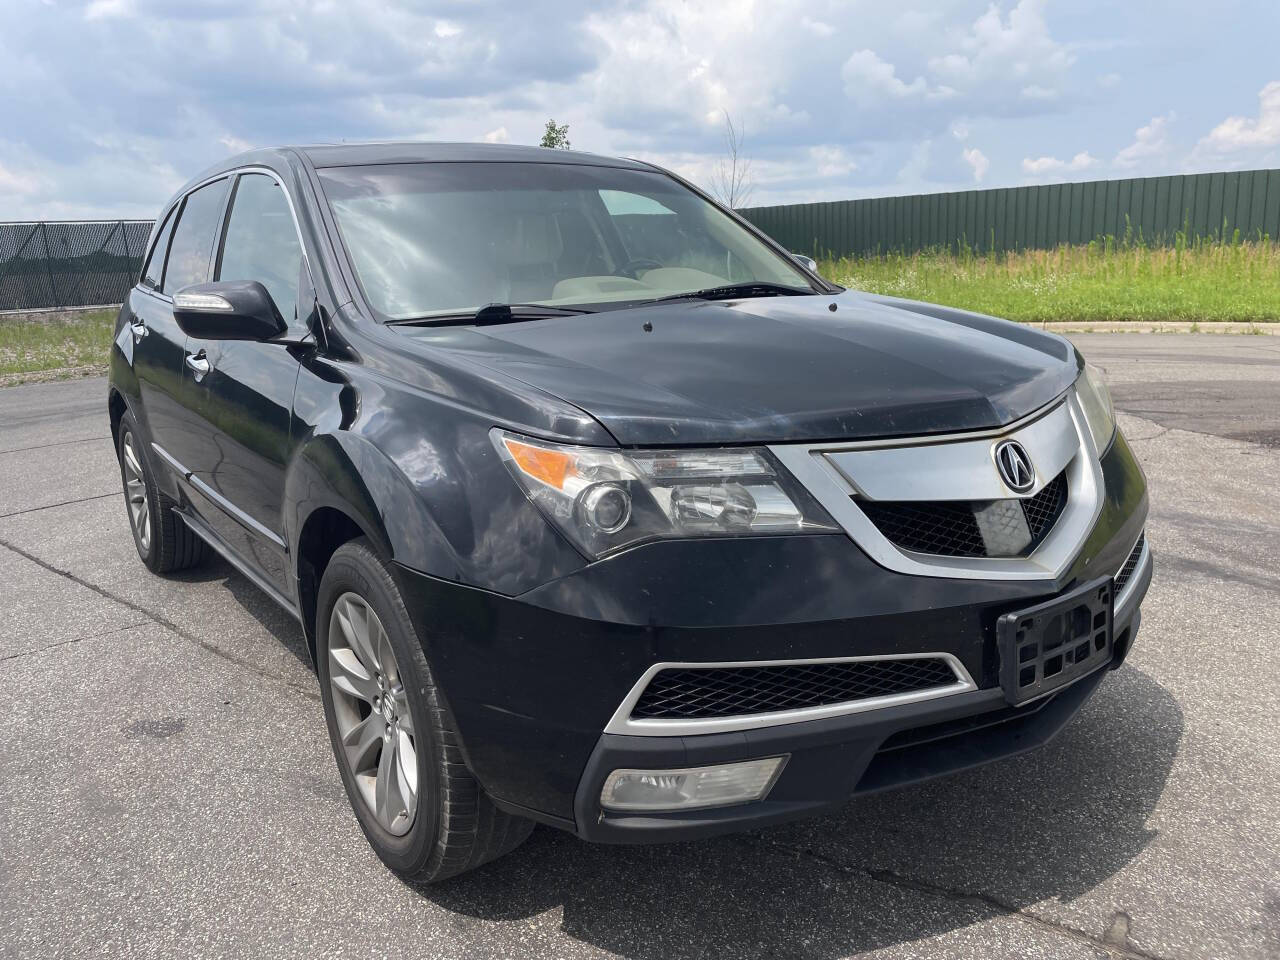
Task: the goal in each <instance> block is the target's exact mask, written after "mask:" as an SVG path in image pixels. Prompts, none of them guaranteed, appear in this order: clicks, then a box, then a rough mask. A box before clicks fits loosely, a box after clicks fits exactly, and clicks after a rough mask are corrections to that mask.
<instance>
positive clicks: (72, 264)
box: [0, 220, 152, 312]
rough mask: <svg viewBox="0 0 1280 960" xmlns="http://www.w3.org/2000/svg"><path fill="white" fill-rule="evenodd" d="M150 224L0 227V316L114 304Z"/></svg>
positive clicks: (135, 266) (132, 276) (124, 290)
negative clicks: (13, 311)
mask: <svg viewBox="0 0 1280 960" xmlns="http://www.w3.org/2000/svg"><path fill="white" fill-rule="evenodd" d="M151 225H152V221H151V220H81V221H41V222H38V223H0V312H3V311H6V310H56V309H59V308H63V307H89V306H99V305H108V304H116V303H120V302H121V301H123V300H124V298H125V296H126V295H127V294H128V292H129V288H130V287H132V286H133V284H134V281H136V280H137V278H138V272H139V271H140V270H141V268H142V255H143V253H144V252H145V249H146V244H147V237H148V235H149V234H150V233H151Z"/></svg>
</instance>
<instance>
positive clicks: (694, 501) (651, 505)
mask: <svg viewBox="0 0 1280 960" xmlns="http://www.w3.org/2000/svg"><path fill="white" fill-rule="evenodd" d="M491 436H492V438H493V443H494V446H495V447H497V448H498V453H500V454H501V455H502V458H503V460H504V461H505V462H506V464H507V467H508V468H509V469H510V470H511V473H512V475H513V476H514V477H515V478H516V480H517V481H518V482H519V483H520V485H521V486H522V487H523V488H524V491H525V493H527V494H528V495H529V499H530V500H532V501H533V502H534V504H536V505H537V506H538V508H539V509H541V510H542V512H543V513H544V514H546V516H547V517H548V518H549V519H550V520H551V522H552V523H554V524H555V525H556V526H557V527H559V528H560V529H561V530H562V531H564V533H565V535H566V536H568V538H569V539H570V540H571V541H572V542H573V543H574V544H575V545H576V546H578V547H579V548H581V549H582V551H583V552H584V553H585V554H587V555H588V556H591V557H599V556H602V555H604V554H606V553H609V552H610V551H613V550H618V549H620V548H622V547H626V546H630V545H631V544H633V543H638V542H640V541H642V540H655V539H663V538H668V539H669V538H680V537H732V536H760V535H762V534H784V533H810V532H812V533H818V532H827V531H835V530H837V529H838V528H837V527H836V525H835V523H834V522H833V521H832V520H831V518H830V517H829V516H827V514H826V512H825V511H824V510H823V509H822V508H821V507H820V506H818V504H817V503H816V502H814V501H813V499H812V498H811V497H809V495H808V494H807V493H805V491H804V490H803V489H801V488H800V487H799V486H798V485H797V484H796V483H795V481H794V480H792V479H791V477H790V476H789V475H788V474H787V473H786V472H785V471H784V470H783V469H782V468H781V467H779V466H777V465H776V464H775V463H774V461H773V458H772V457H771V456H770V455H769V454H768V452H767V451H765V450H763V449H761V448H744V449H723V450H635V451H627V452H626V453H623V452H622V451H620V450H609V449H603V448H600V447H578V446H568V445H564V444H556V443H550V442H548V441H545V440H532V439H529V438H527V437H521V436H517V435H515V434H511V433H507V432H505V431H503V430H497V429H495V430H494V431H492V434H491Z"/></svg>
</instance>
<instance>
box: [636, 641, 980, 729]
mask: <svg viewBox="0 0 1280 960" xmlns="http://www.w3.org/2000/svg"><path fill="white" fill-rule="evenodd" d="M956 682H957V678H956V675H955V672H954V671H953V670H952V669H951V667H950V665H948V663H947V661H946V660H944V659H942V658H941V657H917V658H912V659H906V660H859V661H853V662H844V663H796V664H779V665H777V666H768V665H766V666H759V667H695V668H687V667H673V668H671V669H668V670H660V671H658V673H656V674H654V677H653V679H652V680H650V681H649V685H648V686H647V687H645V689H644V692H643V693H642V694H641V695H640V699H639V700H638V701H637V702H636V705H635V706H634V707H633V708H632V711H631V716H632V718H633V719H637V720H663V719H680V720H694V719H698V720H701V719H713V718H716V717H739V716H749V715H752V714H758V713H773V712H775V711H778V710H799V709H803V708H805V707H823V706H829V705H831V704H837V703H848V702H850V701H853V700H867V699H870V698H872V697H885V696H889V695H891V694H895V693H914V692H916V691H920V690H928V689H930V688H933V687H947V686H951V685H953V684H955V683H956Z"/></svg>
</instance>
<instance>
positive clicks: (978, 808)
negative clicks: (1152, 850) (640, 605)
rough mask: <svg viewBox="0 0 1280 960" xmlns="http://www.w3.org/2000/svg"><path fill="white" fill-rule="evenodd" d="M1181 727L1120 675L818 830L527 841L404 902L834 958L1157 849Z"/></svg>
mask: <svg viewBox="0 0 1280 960" xmlns="http://www.w3.org/2000/svg"><path fill="white" fill-rule="evenodd" d="M1182 730H1183V715H1182V711H1181V709H1180V708H1179V706H1178V704H1177V703H1176V701H1175V700H1174V699H1173V697H1172V696H1170V694H1169V693H1168V692H1167V691H1166V690H1165V689H1164V688H1163V687H1161V686H1160V685H1159V684H1158V683H1157V682H1156V681H1155V680H1154V679H1153V678H1152V677H1150V676H1149V675H1148V674H1146V673H1143V672H1142V671H1140V670H1137V669H1135V668H1133V667H1131V666H1130V667H1125V668H1123V669H1121V670H1119V671H1117V672H1115V673H1113V674H1111V675H1110V676H1108V677H1107V679H1106V680H1105V681H1104V682H1103V684H1102V685H1101V687H1100V688H1099V689H1098V692H1097V693H1096V694H1095V695H1094V697H1093V698H1092V699H1091V701H1090V702H1089V703H1087V704H1086V705H1085V708H1084V709H1083V710H1082V711H1081V713H1080V715H1079V716H1077V717H1076V718H1075V719H1074V720H1073V721H1072V722H1071V723H1070V724H1069V725H1068V726H1067V728H1066V729H1065V730H1063V732H1062V733H1061V734H1060V735H1059V736H1058V737H1057V738H1056V739H1055V740H1054V741H1052V742H1051V743H1050V744H1048V745H1047V746H1046V747H1044V748H1043V749H1041V750H1039V751H1036V752H1033V753H1030V754H1027V755H1024V756H1021V757H1017V758H1014V759H1011V760H1006V761H1003V762H1000V763H997V764H994V765H991V766H988V767H985V768H982V769H979V770H973V771H969V772H967V773H962V774H958V775H956V776H953V777H948V778H944V779H941V780H936V781H933V782H930V783H926V784H920V785H917V786H914V787H907V788H904V789H901V790H895V791H890V792H887V793H883V794H877V795H872V796H867V797H864V798H860V799H857V800H855V801H853V802H851V803H850V804H848V806H846V807H845V808H844V809H843V810H842V811H841V812H840V813H838V814H836V815H834V816H830V817H825V818H822V819H818V820H812V821H806V822H802V823H799V824H792V825H787V826H783V827H778V828H774V829H770V830H764V831H757V832H754V833H750V834H744V835H739V836H731V837H725V838H720V839H716V840H708V841H703V842H700V843H689V844H671V845H662V846H650V847H608V846H598V845H593V844H587V843H583V842H581V841H579V840H577V839H575V838H574V837H572V836H569V835H568V834H564V833H560V832H559V831H556V830H552V829H549V828H538V829H537V830H535V831H534V834H533V836H532V837H530V839H529V841H528V842H527V843H526V844H525V845H524V846H523V847H521V848H520V849H519V850H517V851H515V852H514V853H512V854H510V855H508V856H507V857H505V858H503V859H501V860H498V861H496V862H494V863H492V864H489V865H487V866H486V867H484V868H482V869H480V870H478V871H476V872H474V873H471V874H467V875H464V876H462V877H459V878H457V879H455V880H453V881H449V882H447V883H444V884H441V885H438V886H433V887H415V888H414V889H416V890H417V892H418V893H419V894H420V895H421V896H422V897H424V898H426V899H427V900H429V901H431V902H433V903H435V904H437V905H439V906H441V907H443V908H445V909H448V910H450V911H453V912H454V913H457V914H460V915H463V916H465V917H471V918H477V919H481V920H490V921H508V922H512V921H525V922H528V923H530V924H531V925H532V926H531V928H530V936H531V937H532V936H536V933H535V932H534V930H535V929H536V926H537V923H538V921H536V920H535V919H534V918H538V917H541V916H542V915H543V914H547V913H548V912H549V911H552V912H553V913H552V914H551V915H552V916H553V917H554V912H555V911H558V912H560V913H561V919H560V929H561V930H562V931H563V932H564V933H567V934H569V935H571V936H573V937H575V938H577V939H579V940H581V941H583V942H584V943H587V944H590V945H592V946H596V947H599V948H602V949H605V950H609V951H611V952H614V953H617V954H619V955H620V956H624V957H631V958H637V960H649V958H652V960H658V958H671V957H684V956H688V957H700V958H708V957H725V958H728V957H742V956H805V957H817V958H826V957H841V956H846V955H849V954H855V953H859V952H861V951H864V950H872V949H876V948H880V947H885V946H890V945H894V944H900V943H908V942H911V941H916V940H920V939H922V938H926V937H932V936H937V935H939V934H943V933H946V932H948V931H950V930H955V929H959V928H962V927H965V926H968V925H970V924H973V923H975V922H978V921H981V920H984V919H988V918H990V917H994V916H999V915H1001V914H1007V913H1011V912H1013V911H1015V910H1018V909H1020V908H1022V907H1025V906H1028V905H1031V904H1034V903H1038V902H1041V901H1044V900H1047V899H1057V900H1060V901H1069V900H1072V899H1074V898H1077V897H1080V896H1082V895H1084V894H1087V893H1088V892H1089V891H1090V890H1092V889H1093V888H1094V887H1096V886H1097V885H1098V884H1100V883H1102V882H1104V881H1106V880H1107V879H1108V878H1109V877H1111V876H1113V875H1114V874H1116V873H1117V872H1118V871H1120V870H1122V869H1123V868H1124V867H1125V866H1126V864H1128V863H1129V862H1130V861H1131V860H1133V859H1134V857H1136V856H1137V855H1138V854H1139V853H1141V852H1142V850H1143V849H1144V848H1145V847H1146V845H1147V844H1148V843H1149V842H1150V841H1151V839H1152V838H1153V837H1154V836H1155V831H1154V830H1153V829H1150V828H1148V827H1147V825H1146V823H1147V820H1148V818H1149V816H1150V815H1151V813H1152V811H1153V810H1154V808H1155V806H1156V804H1157V802H1158V801H1159V799H1160V796H1161V794H1162V793H1163V791H1164V788H1165V783H1166V781H1167V779H1168V776H1169V771H1170V769H1171V767H1172V765H1173V762H1174V758H1175V756H1176V754H1177V749H1178V743H1179V741H1180V739H1181V736H1182ZM1099 934H1101V931H1099Z"/></svg>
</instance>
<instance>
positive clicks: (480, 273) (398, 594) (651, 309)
mask: <svg viewBox="0 0 1280 960" xmlns="http://www.w3.org/2000/svg"><path fill="white" fill-rule="evenodd" d="M108 407H109V411H110V420H111V431H112V436H113V437H114V439H115V443H116V450H117V453H118V455H119V461H120V470H121V476H122V481H123V485H124V490H125V494H126V505H127V508H128V516H129V521H130V526H131V529H132V531H133V540H134V545H135V546H136V548H137V552H138V554H139V556H140V557H141V559H142V562H143V563H144V564H145V565H146V566H147V567H148V568H149V569H150V570H151V571H153V572H155V573H157V574H165V573H171V572H173V571H177V570H181V569H184V568H188V567H191V566H193V565H195V564H198V563H200V562H201V561H203V560H204V559H205V558H207V557H208V556H209V555H210V551H212V552H214V553H217V554H219V555H221V556H222V557H224V558H225V559H226V561H227V562H228V563H230V564H231V565H232V566H233V567H235V568H236V569H238V570H239V571H240V572H241V573H242V574H243V575H244V576H245V577H246V578H247V579H248V580H250V581H251V582H252V583H254V584H255V585H256V586H257V587H259V588H260V589H261V590H262V592H263V593H265V594H266V595H267V596H268V597H270V598H271V599H272V600H274V601H275V602H276V603H278V604H280V606H282V607H283V608H284V609H285V610H287V611H289V613H291V614H292V615H293V616H294V617H296V618H297V619H298V621H299V623H300V624H301V627H302V632H303V634H304V636H305V638H306V644H307V646H308V649H309V651H310V653H311V656H312V661H313V663H314V665H315V669H316V672H317V674H318V680H319V688H320V691H321V694H322V698H323V702H324V713H325V719H326V722H327V724H328V732H329V737H330V739H331V741H332V745H333V752H334V755H335V757H336V760H337V768H338V771H339V774H340V776H341V779H342V782H343V784H344V786H345V788H346V792H347V795H348V797H349V799H350V802H351V805H352V808H353V809H354V811H355V815H356V819H357V820H358V822H359V824H360V827H361V828H362V829H363V831H364V833H365V835H366V836H367V837H368V839H369V842H370V843H371V844H372V846H373V847H374V849H375V850H376V851H377V853H378V855H379V856H380V857H381V858H382V859H383V861H384V862H385V863H386V864H387V865H388V866H389V867H391V868H392V869H393V870H395V871H397V872H399V873H400V874H402V875H404V876H406V877H409V878H413V879H417V880H428V881H429V880H439V879H443V878H445V877H448V876H451V875H453V874H457V873H460V872H462V871H464V870H467V869H470V868H473V867H475V866H477V865H479V864H481V863H484V862H485V861H487V860H490V859H493V858H494V857H496V856H499V855H501V854H503V853H505V852H507V851H509V850H511V849H512V848H513V847H515V846H516V845H517V844H518V843H520V841H521V840H523V839H524V837H525V836H527V834H528V832H529V830H530V829H531V827H532V825H533V823H535V822H540V823H544V824H549V825H552V826H555V827H559V828H561V829H564V830H568V831H571V832H572V833H574V834H576V835H577V836H579V837H582V838H584V839H586V840H593V841H606V842H622V843H629V842H651V841H667V840H684V839H690V838H696V837H705V836H710V835H713V834H717V833H721V832H725V831H731V830H741V829H746V828H756V827H761V826H765V825H768V824H774V823H779V822H781V821H785V820H789V819H792V818H796V817H801V816H811V815H815V814H820V813H824V812H829V811H833V810H835V809H837V808H838V807H839V806H840V805H841V804H843V803H845V802H847V801H848V800H849V798H850V797H853V796H856V795H858V794H862V793H866V792H869V791H875V790H882V789H885V788H889V787H896V786H900V785H903V784H907V783H911V782H914V781H919V780H923V779H926V778H930V777H935V776H938V775H941V774H946V773H950V772H953V771H956V770H960V769H962V768H967V767H971V766H974V765H977V764H981V763H985V762H987V761H990V760H994V759H997V758H1001V757H1008V756H1010V755H1012V754H1015V753H1018V752H1020V751H1023V750H1027V749H1029V748H1032V747H1035V746H1038V745H1040V744H1043V743H1044V742H1045V741H1046V740H1048V739H1049V738H1050V737H1052V736H1053V735H1054V734H1055V733H1056V732H1057V731H1059V730H1060V729H1061V728H1062V727H1063V726H1064V725H1065V724H1066V723H1067V722H1068V721H1069V720H1070V719H1071V717H1072V716H1073V714H1075V712H1076V711H1077V710H1078V709H1079V708H1080V706H1081V704H1083V703H1084V702H1085V700H1086V699H1088V697H1089V696H1090V694H1092V693H1093V692H1094V690H1095V689H1096V688H1097V687H1098V685H1099V684H1100V683H1101V682H1102V681H1103V678H1104V676H1105V674H1106V672H1107V670H1108V669H1114V668H1116V667H1117V666H1119V665H1120V664H1121V662H1122V661H1123V660H1124V658H1125V655H1126V654H1127V653H1128V651H1129V649H1130V647H1131V645H1132V644H1133V641H1134V637H1135V635H1136V632H1137V629H1138V623H1139V619H1140V614H1139V604H1140V603H1141V601H1142V599H1143V596H1144V594H1145V592H1146V590H1147V586H1148V584H1149V582H1150V578H1151V570H1152V560H1151V552H1150V548H1149V546H1148V544H1147V541H1146V538H1145V535H1144V530H1143V527H1144V522H1145V518H1146V514H1147V492H1146V484H1145V481H1144V478H1143V475H1142V471H1141V470H1140V468H1139V466H1138V464H1137V462H1136V461H1135V459H1134V456H1133V454H1132V452H1131V451H1130V448H1129V445H1128V444H1127V443H1126V442H1125V438H1124V437H1123V436H1122V435H1121V433H1120V432H1119V431H1118V430H1117V428H1116V420H1115V414H1114V411H1113V408H1112V403H1111V399H1110V396H1109V393H1108V390H1107V387H1106V386H1105V385H1104V383H1103V380H1102V378H1101V376H1100V375H1099V372H1098V371H1097V370H1096V369H1095V368H1093V367H1092V366H1090V365H1088V364H1087V363H1086V362H1085V361H1084V359H1083V358H1082V357H1081V356H1080V354H1079V352H1078V351H1077V350H1076V349H1075V348H1074V347H1073V346H1072V345H1071V344H1070V343H1069V342H1068V341H1066V340H1065V339H1063V338H1061V337H1059V336H1056V335H1054V334H1052V333H1048V332H1045V331H1042V330H1038V329H1033V328H1030V327H1026V326H1019V325H1016V324H1013V323H1008V322H1005V321H1003V320H999V319H995V318H993V317H989V316H983V315H978V314H974V313H968V312H965V311H962V310H957V309H952V308H948V307H940V306H934V305H930V304H925V303H914V302H908V301H904V300H900V299H893V298H889V297H882V296H871V295H867V294H864V293H860V292H857V291H855V290H846V289H843V288H841V287H839V286H836V285H833V284H832V283H830V282H829V281H828V280H826V279H823V278H822V277H821V276H819V275H818V274H817V272H816V271H815V268H814V265H813V263H812V261H808V260H807V259H806V258H803V257H796V256H793V255H792V254H790V253H789V252H788V251H787V250H785V249H783V248H781V247H779V246H778V244H776V243H774V242H773V241H772V240H770V239H769V238H768V237H767V236H765V235H764V234H762V233H761V232H760V231H759V230H757V229H755V228H754V227H753V226H752V225H751V224H750V223H748V222H747V221H746V220H744V219H743V218H742V217H740V216H738V215H737V214H735V213H734V212H733V211H732V210H728V209H725V208H724V207H722V206H720V205H718V204H716V203H715V202H713V201H712V200H711V199H709V198H708V197H707V196H706V195H705V194H703V193H702V192H700V191H699V190H698V189H696V188H695V187H693V186H692V185H690V184H689V183H687V182H685V181H683V180H681V179H680V178H679V177H677V176H675V175H673V174H671V173H669V172H667V171H664V170H662V169H659V168H657V167H655V166H653V165H651V164H648V163H643V162H639V161H635V160H618V159H611V158H606V157H600V156H594V155H590V154H584V153H572V152H566V151H558V150H546V149H540V148H525V147H515V146H505V145H469V144H422V143H403V144H366V145H330V146H313V147H290V148H279V149H266V150H256V151H253V152H251V153H246V154H243V155H241V156H238V157H235V158H233V159H231V160H228V161H226V162H224V163H221V164H219V165H217V166H215V167H213V168H212V169H210V170H207V171H205V172H204V173H202V174H200V175H199V176H197V177H196V178H195V179H193V180H192V181H191V182H190V183H188V184H187V185H186V186H184V187H183V188H182V189H181V190H179V191H178V193H177V194H176V195H175V196H174V197H173V199H171V200H170V201H169V203H168V204H167V205H166V206H165V207H164V209H163V210H161V212H160V215H159V217H158V219H157V220H156V224H155V228H154V230H153V232H152V236H151V239H150V242H149V246H148V250H147V254H146V258H145V260H144V263H143V267H142V271H141V276H140V278H139V280H138V283H137V285H136V286H135V287H134V288H133V289H132V291H131V292H130V293H129V295H128V300H127V302H126V303H125V304H124V305H123V307H122V309H121V311H120V317H119V322H118V325H117V328H116V331H115V336H114V342H113V348H112V352H111V375H110V386H109V399H108ZM1046 802H1048V803H1051V802H1052V798H1046Z"/></svg>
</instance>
